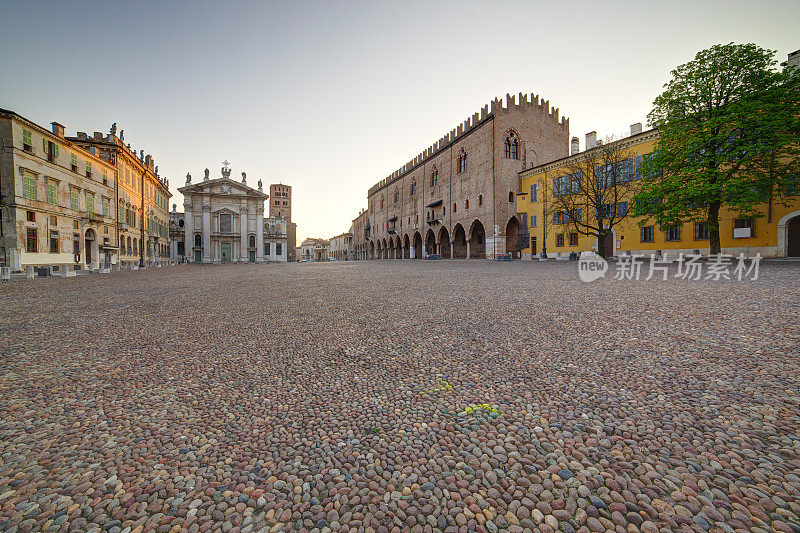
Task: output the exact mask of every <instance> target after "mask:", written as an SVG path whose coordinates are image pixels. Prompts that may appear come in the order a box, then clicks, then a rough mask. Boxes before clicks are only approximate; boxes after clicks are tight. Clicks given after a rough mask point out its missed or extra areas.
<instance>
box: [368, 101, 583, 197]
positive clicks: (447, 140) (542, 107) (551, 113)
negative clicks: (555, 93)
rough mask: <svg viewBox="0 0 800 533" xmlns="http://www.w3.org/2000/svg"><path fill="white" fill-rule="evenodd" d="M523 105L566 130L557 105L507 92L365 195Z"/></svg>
mask: <svg viewBox="0 0 800 533" xmlns="http://www.w3.org/2000/svg"><path fill="white" fill-rule="evenodd" d="M523 109H534V110H537V111H539V112H540V113H541V114H542V115H546V116H548V117H549V118H550V119H552V120H553V121H554V122H555V123H557V124H559V125H561V127H562V128H565V129H566V130H567V131H569V119H568V118H566V117H561V120H560V121H559V118H558V108H553V107H550V101H549V100H544V99H540V98H539V95H537V94H533V93H531V94H530V97H529V96H528V95H527V94H523V93H519V94H518V95H516V96H512V95H510V94H506V100H505V105H504V104H503V101H502V100H501V99H499V98H495V99H494V100H492V101H491V102H489V103H488V104H487V105H485V106H483V108H481V110H480V111H479V112H477V113H473V114H472V116H471V117H468V118H467V119H466V120H465V121H464V122H463V123H462V124H459V125H458V126H457V127H455V128H454V129H452V130H450V132H449V133H447V134H445V135H444V136H443V137H441V138H440V139H439V140H438V141H436V142H435V143H433V144H432V145H431V146H430V147H429V148H427V149H426V150H423V151H422V152H421V153H420V154H419V155H417V156H416V157H415V158H414V159H412V160H410V161H409V162H408V163H406V164H405V165H403V166H402V167H400V168H399V169H397V170H395V171H394V172H392V173H391V174H390V175H388V176H386V177H385V178H384V179H382V180H381V181H379V182H378V183H376V184H375V185H373V186H372V187H370V189H369V192H368V196H372V195H373V194H374V193H375V192H376V191H378V190H380V189H382V188H383V187H385V186H386V185H389V184H391V183H393V182H394V181H395V180H397V179H399V178H401V177H402V176H404V175H405V174H407V173H408V172H411V171H412V170H413V169H415V168H416V167H418V166H419V165H421V164H424V163H425V162H427V161H428V160H429V159H430V158H432V157H433V156H435V155H436V154H438V153H439V152H441V151H442V150H444V149H446V148H448V147H450V146H451V145H452V144H453V143H455V142H457V141H458V140H460V139H461V138H462V137H464V136H465V135H468V134H469V133H471V132H472V131H473V130H474V129H475V128H477V127H478V126H479V125H481V124H482V123H484V122H485V121H487V120H489V119H490V118H492V117H493V116H495V115H502V114H505V113H510V112H515V111H519V110H523Z"/></svg>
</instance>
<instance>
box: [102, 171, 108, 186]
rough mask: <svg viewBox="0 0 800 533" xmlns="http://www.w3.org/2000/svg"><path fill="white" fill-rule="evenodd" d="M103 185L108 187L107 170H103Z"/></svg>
mask: <svg viewBox="0 0 800 533" xmlns="http://www.w3.org/2000/svg"><path fill="white" fill-rule="evenodd" d="M103 185H108V170H107V169H105V168H104V169H103Z"/></svg>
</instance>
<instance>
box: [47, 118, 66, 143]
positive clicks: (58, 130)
mask: <svg viewBox="0 0 800 533" xmlns="http://www.w3.org/2000/svg"><path fill="white" fill-rule="evenodd" d="M50 124H51V125H52V126H53V133H55V134H56V135H58V136H59V137H61V138H62V139H63V138H64V126H63V125H61V124H59V123H58V122H51V123H50Z"/></svg>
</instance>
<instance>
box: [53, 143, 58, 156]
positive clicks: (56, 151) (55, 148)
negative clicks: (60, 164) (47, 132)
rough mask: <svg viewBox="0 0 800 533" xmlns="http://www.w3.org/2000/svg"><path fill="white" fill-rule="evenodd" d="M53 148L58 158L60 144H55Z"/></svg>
mask: <svg viewBox="0 0 800 533" xmlns="http://www.w3.org/2000/svg"><path fill="white" fill-rule="evenodd" d="M53 150H54V151H53V153H54V154H55V156H56V159H58V145H57V144H54V145H53Z"/></svg>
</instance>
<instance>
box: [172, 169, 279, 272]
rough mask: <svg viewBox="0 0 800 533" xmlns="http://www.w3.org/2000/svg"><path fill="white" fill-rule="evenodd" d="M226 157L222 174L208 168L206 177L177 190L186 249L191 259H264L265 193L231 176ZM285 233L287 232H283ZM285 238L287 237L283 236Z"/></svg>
mask: <svg viewBox="0 0 800 533" xmlns="http://www.w3.org/2000/svg"><path fill="white" fill-rule="evenodd" d="M230 175H231V169H230V167H229V166H228V163H227V161H226V162H225V163H224V166H223V167H222V169H221V177H219V178H214V179H211V177H210V176H209V170H208V169H206V170H205V176H204V177H203V180H202V181H200V182H198V183H194V184H193V183H192V177H191V175H190V174H186V184H185V185H184V186H183V187H181V188H179V189H178V191H179V192H181V193H182V194H183V197H184V204H183V205H184V214H183V220H184V228H183V231H184V239H185V244H184V250H185V254H186V257H187V259H188V261H189V262H191V263H227V262H259V263H260V262H262V261H264V259H265V256H264V225H265V224H264V201H265V200H267V198H269V195H267V194H265V193H264V190H263V186H262V184H261V180H259V182H258V189H253V188H252V187H249V186H248V185H247V176H246V174H245V173H244V172H242V179H241V181H234V180H232V179H231V178H230ZM284 235H285V233H284ZM284 239H285V237H284Z"/></svg>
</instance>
